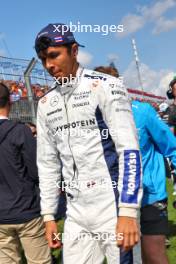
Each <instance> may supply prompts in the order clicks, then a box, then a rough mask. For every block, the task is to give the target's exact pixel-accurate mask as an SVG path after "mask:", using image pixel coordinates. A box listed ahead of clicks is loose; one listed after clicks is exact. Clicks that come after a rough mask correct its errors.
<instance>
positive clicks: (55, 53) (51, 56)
mask: <svg viewBox="0 0 176 264" xmlns="http://www.w3.org/2000/svg"><path fill="white" fill-rule="evenodd" d="M59 55H60V53H59V52H51V53H50V54H49V57H50V58H51V59H55V58H57V56H59Z"/></svg>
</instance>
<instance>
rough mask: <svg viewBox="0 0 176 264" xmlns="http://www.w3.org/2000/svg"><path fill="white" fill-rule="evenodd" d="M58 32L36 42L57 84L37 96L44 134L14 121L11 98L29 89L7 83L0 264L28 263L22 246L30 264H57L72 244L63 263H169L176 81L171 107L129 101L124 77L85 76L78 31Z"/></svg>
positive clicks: (1, 143) (100, 72) (46, 31)
mask: <svg viewBox="0 0 176 264" xmlns="http://www.w3.org/2000/svg"><path fill="white" fill-rule="evenodd" d="M54 26H56V24H55V25H53V24H49V25H48V26H46V27H45V28H43V29H42V30H41V31H40V32H39V33H38V34H37V37H36V40H35V50H36V53H37V55H38V57H39V59H40V60H41V61H42V64H43V66H44V67H45V69H46V70H47V71H48V72H49V73H50V75H51V76H53V77H55V78H56V79H57V83H56V86H55V87H54V88H52V89H50V90H48V87H45V88H44V89H41V87H39V86H38V85H34V86H33V87H32V89H33V92H34V94H35V96H36V97H37V98H40V97H41V98H40V100H39V103H38V112H37V129H36V126H35V125H34V124H32V123H30V122H29V123H28V124H23V123H20V122H14V121H12V120H9V113H10V108H11V101H13V100H12V98H13V97H12V96H14V98H15V96H16V98H17V95H19V96H20V98H23V96H24V98H26V97H27V89H26V88H25V86H24V84H23V83H22V82H21V83H18V84H17V83H13V82H10V81H6V82H5V83H4V82H0V152H1V162H0V263H4V264H5V263H20V261H21V256H20V253H21V248H20V242H21V245H22V247H23V250H24V253H25V256H26V259H27V262H28V263H29V264H34V263H35V264H51V263H54V261H56V260H55V259H54V257H51V251H50V250H51V249H57V248H61V247H62V242H63V262H64V264H70V263H74V264H75V263H76V264H92V263H93V264H101V263H103V261H104V259H105V257H106V260H107V262H108V263H110V264H133V263H135V264H139V263H143V264H168V263H169V262H168V259H167V254H166V248H165V239H166V236H167V234H168V212H167V199H168V198H167V192H166V176H167V173H168V171H171V170H172V171H175V169H176V139H175V135H176V133H175V128H176V114H175V113H176V110H175V109H176V79H174V80H172V81H171V83H170V85H169V90H168V93H167V95H168V97H169V99H174V102H173V104H171V105H167V104H166V103H165V102H164V103H163V104H164V105H163V104H162V105H161V106H159V105H158V102H155V103H154V105H153V106H151V104H149V103H148V102H146V101H145V99H144V98H142V99H140V100H139V99H138V98H131V100H129V94H128V91H127V90H126V88H125V87H124V84H123V81H122V79H120V78H119V73H118V71H117V69H115V68H113V67H109V66H108V67H104V66H100V67H96V68H95V69H94V70H88V69H84V68H82V67H81V66H80V65H79V63H78V61H77V54H78V48H79V46H81V45H80V44H79V43H78V42H77V41H76V40H75V38H74V35H73V33H72V32H70V31H67V32H66V33H62V36H61V37H60V38H59V41H58V33H57V32H55V31H54V30H53V29H54ZM59 27H62V24H57V29H58V28H59ZM70 76H72V77H74V81H73V80H72V78H71V77H70ZM65 77H67V78H68V79H69V82H66V83H65V82H63V80H64V78H65ZM75 80H76V81H75ZM20 94H21V95H20ZM22 95H23V96H22ZM135 99H137V100H135ZM14 100H15V99H14ZM154 108H156V110H157V111H158V113H159V114H160V116H159V114H158V113H157V111H156V110H155V109H154ZM161 118H163V120H164V121H163V120H162V119H161ZM105 132H106V135H105ZM36 151H37V156H36ZM166 167H167V170H166ZM168 168H169V169H168ZM172 174H173V178H174V179H175V178H176V175H175V173H174V172H173V173H172ZM139 212H140V216H139ZM62 217H64V219H65V222H64V234H63V236H62V241H61V236H60V231H59V230H58V226H57V220H58V219H60V218H62ZM138 222H140V224H138ZM139 241H140V242H141V246H138V254H136V253H135V250H133V249H134V248H136V245H137V244H138V243H139Z"/></svg>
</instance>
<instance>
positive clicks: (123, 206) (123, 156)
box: [37, 68, 142, 264]
mask: <svg viewBox="0 0 176 264" xmlns="http://www.w3.org/2000/svg"><path fill="white" fill-rule="evenodd" d="M37 134H38V140H37V145H38V147H37V152H38V153H37V159H38V169H39V179H40V191H41V214H42V215H43V216H44V221H49V220H52V219H54V215H55V214H56V211H57V205H58V196H59V189H58V185H59V183H60V181H61V175H62V177H63V179H64V186H65V189H64V190H65V191H66V194H67V211H66V220H65V226H64V237H63V243H64V249H63V259H64V263H65V264H70V263H76V264H79V263H80V264H85V263H86V264H90V263H93V264H99V263H102V261H103V259H104V256H106V257H107V260H108V263H111V264H117V263H120V254H119V249H118V247H117V246H116V239H115V228H116V224H117V216H118V215H119V216H130V217H136V216H137V209H138V208H139V204H140V201H141V196H142V189H141V162H140V155H139V147H138V142H137V133H136V129H135V126H134V121H133V117H132V113H131V106H130V103H129V101H128V95H127V91H126V89H125V88H124V86H123V84H122V80H120V79H117V78H115V77H111V76H109V75H106V74H101V73H97V72H94V71H91V70H86V69H82V68H78V71H77V81H76V82H75V83H74V84H73V82H72V84H69V85H65V86H59V85H56V88H54V89H52V90H50V91H49V92H48V93H47V94H46V95H45V96H44V97H43V98H41V100H40V101H39V105H38V116H37ZM62 186H63V185H62Z"/></svg>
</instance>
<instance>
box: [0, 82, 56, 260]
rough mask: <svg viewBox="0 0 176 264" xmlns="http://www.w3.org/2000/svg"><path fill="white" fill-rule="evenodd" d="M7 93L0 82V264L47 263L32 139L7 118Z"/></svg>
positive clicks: (28, 129)
mask: <svg viewBox="0 0 176 264" xmlns="http://www.w3.org/2000/svg"><path fill="white" fill-rule="evenodd" d="M9 112H10V93H9V90H8V88H7V87H6V86H5V85H4V84H2V83H0V263H3V264H5V263H9V264H12V263H21V256H20V251H21V248H20V246H19V242H21V244H22V246H23V249H24V253H25V255H26V258H27V261H28V263H29V264H34V263H38V264H39V263H40V264H41V263H42V264H44V263H46V264H49V263H51V256H50V250H49V248H48V245H47V243H46V241H45V237H44V225H43V222H42V218H41V217H40V198H39V188H38V171H37V166H36V140H35V139H34V137H33V135H32V132H31V130H30V128H29V127H27V126H26V125H25V124H23V123H20V122H13V121H11V120H9V119H8V116H9Z"/></svg>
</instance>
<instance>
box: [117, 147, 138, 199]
mask: <svg viewBox="0 0 176 264" xmlns="http://www.w3.org/2000/svg"><path fill="white" fill-rule="evenodd" d="M140 181H141V162H140V154H139V151H138V150H125V151H124V177H123V188H122V195H121V201H122V202H124V203H130V204H133V203H137V202H138V191H139V188H140Z"/></svg>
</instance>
